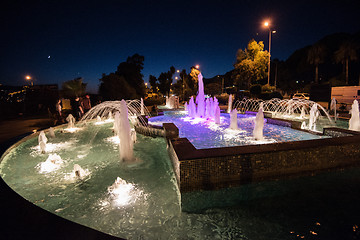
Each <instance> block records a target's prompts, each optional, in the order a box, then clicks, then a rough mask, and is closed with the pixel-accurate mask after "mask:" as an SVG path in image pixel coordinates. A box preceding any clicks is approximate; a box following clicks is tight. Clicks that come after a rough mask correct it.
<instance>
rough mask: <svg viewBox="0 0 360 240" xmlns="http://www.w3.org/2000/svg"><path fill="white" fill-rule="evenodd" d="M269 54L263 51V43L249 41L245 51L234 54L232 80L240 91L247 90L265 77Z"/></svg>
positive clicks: (240, 50)
mask: <svg viewBox="0 0 360 240" xmlns="http://www.w3.org/2000/svg"><path fill="white" fill-rule="evenodd" d="M268 63H269V53H268V52H267V51H264V43H263V42H262V41H260V42H259V43H258V42H256V41H255V40H254V39H252V40H250V41H249V43H248V45H247V48H246V49H245V50H242V49H239V50H238V51H237V53H236V63H235V64H234V68H235V69H234V72H233V79H234V84H235V85H237V86H238V87H239V88H240V89H244V88H245V89H249V87H250V85H251V84H255V83H257V82H258V81H259V80H261V79H263V78H265V77H266V76H267V68H268Z"/></svg>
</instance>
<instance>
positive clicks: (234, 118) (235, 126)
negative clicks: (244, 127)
mask: <svg viewBox="0 0 360 240" xmlns="http://www.w3.org/2000/svg"><path fill="white" fill-rule="evenodd" d="M229 128H231V129H238V122H237V110H236V109H234V110H232V111H231V112H230V127H229Z"/></svg>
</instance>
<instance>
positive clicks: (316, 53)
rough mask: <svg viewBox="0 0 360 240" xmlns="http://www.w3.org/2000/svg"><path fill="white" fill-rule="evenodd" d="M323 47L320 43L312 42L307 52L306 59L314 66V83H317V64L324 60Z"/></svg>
mask: <svg viewBox="0 0 360 240" xmlns="http://www.w3.org/2000/svg"><path fill="white" fill-rule="evenodd" d="M324 58H325V47H324V46H323V45H322V44H319V43H316V44H314V45H313V46H312V47H311V48H310V49H309V52H308V56H307V61H308V62H309V63H310V64H312V65H314V66H315V83H316V84H318V83H319V64H321V63H323V62H324Z"/></svg>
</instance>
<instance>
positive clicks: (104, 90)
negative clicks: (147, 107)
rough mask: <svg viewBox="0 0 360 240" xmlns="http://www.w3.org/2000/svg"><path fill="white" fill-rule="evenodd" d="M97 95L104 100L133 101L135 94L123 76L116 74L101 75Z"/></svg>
mask: <svg viewBox="0 0 360 240" xmlns="http://www.w3.org/2000/svg"><path fill="white" fill-rule="evenodd" d="M101 81H102V83H101V84H100V88H99V93H100V95H102V96H103V97H104V99H105V100H120V99H135V98H136V96H137V94H136V91H135V89H134V88H133V87H131V86H130V85H129V84H128V83H127V81H126V80H125V78H124V77H123V76H119V75H117V74H116V73H110V74H108V75H105V74H103V76H102V78H101Z"/></svg>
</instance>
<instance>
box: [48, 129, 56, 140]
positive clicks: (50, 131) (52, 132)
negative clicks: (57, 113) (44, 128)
mask: <svg viewBox="0 0 360 240" xmlns="http://www.w3.org/2000/svg"><path fill="white" fill-rule="evenodd" d="M49 134H50V137H52V138H54V137H55V132H54V128H53V127H50V128H49Z"/></svg>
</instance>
